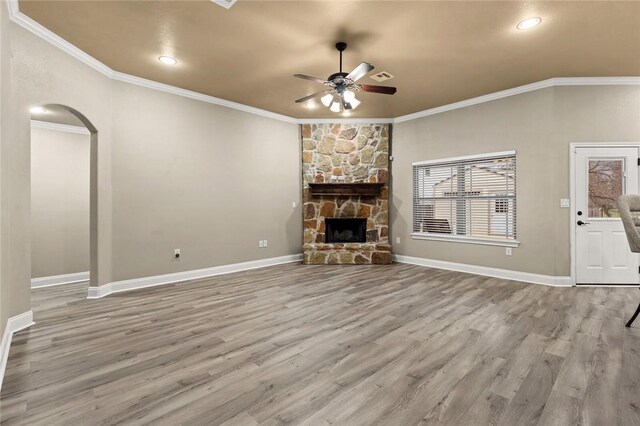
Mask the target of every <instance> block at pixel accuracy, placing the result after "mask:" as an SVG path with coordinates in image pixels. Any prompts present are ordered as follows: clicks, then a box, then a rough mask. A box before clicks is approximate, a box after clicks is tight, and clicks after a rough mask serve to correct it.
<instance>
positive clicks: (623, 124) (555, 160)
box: [392, 86, 640, 276]
mask: <svg viewBox="0 0 640 426" xmlns="http://www.w3.org/2000/svg"><path fill="white" fill-rule="evenodd" d="M638 117H640V87H638V86H579V87H577V86H576V87H573V86H572V87H556V88H549V89H544V90H539V91H536V92H531V93H527V94H522V95H517V96H513V97H509V98H504V99H501V100H497V101H493V102H488V103H484V104H479V105H475V106H472V107H467V108H462V109H458V110H453V111H449V112H445V113H441V114H437V115H433V116H429V117H424V118H421V119H417V120H413V121H408V122H404V123H398V124H396V125H395V126H394V132H393V155H394V162H393V200H392V204H393V206H392V208H393V210H392V234H393V243H394V246H393V248H394V252H395V253H396V254H402V255H406V256H415V257H422V258H427V259H435V260H444V261H449V262H457V263H465V264H471V265H481V266H487V267H493V268H503V269H510V270H516V271H522V272H530V273H536V274H543V275H552V276H568V275H569V274H570V248H569V238H570V225H571V223H572V221H571V220H570V218H569V209H563V208H560V199H561V198H569V195H570V194H569V144H570V143H571V142H640V119H639V118H638ZM511 149H515V150H516V151H517V163H518V165H517V167H518V172H517V173H518V174H517V199H518V200H517V203H518V206H517V223H518V240H519V241H520V242H521V245H520V247H519V248H517V249H513V256H510V257H508V256H505V249H504V248H503V247H492V246H486V245H474V244H464V243H453V242H441V241H425V240H412V239H411V237H410V233H411V221H412V167H411V163H412V162H414V161H423V160H435V159H440V158H448V157H457V156H463V155H471V154H481V153H487V152H497V151H506V150H511ZM396 237H400V238H401V244H395V238H396Z"/></svg>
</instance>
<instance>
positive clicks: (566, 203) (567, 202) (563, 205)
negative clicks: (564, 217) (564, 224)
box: [560, 198, 571, 209]
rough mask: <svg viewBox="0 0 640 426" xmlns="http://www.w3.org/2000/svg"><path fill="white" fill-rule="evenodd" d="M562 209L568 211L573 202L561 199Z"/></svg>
mask: <svg viewBox="0 0 640 426" xmlns="http://www.w3.org/2000/svg"><path fill="white" fill-rule="evenodd" d="M560 207H561V208H563V209H568V208H569V207H571V200H569V199H568V198H560Z"/></svg>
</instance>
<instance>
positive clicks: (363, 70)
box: [346, 62, 374, 81]
mask: <svg viewBox="0 0 640 426" xmlns="http://www.w3.org/2000/svg"><path fill="white" fill-rule="evenodd" d="M373 68H374V67H373V65H371V64H368V63H366V62H363V63H361V64H360V65H358V66H357V67H356V68H355V69H354V70H353V71H351V72H350V73H349V74H348V75H347V77H346V78H348V79H349V80H351V81H358V80H360V79H361V78H362V77H364V76H365V75H367V74H369V72H370V71H371V70H372V69H373Z"/></svg>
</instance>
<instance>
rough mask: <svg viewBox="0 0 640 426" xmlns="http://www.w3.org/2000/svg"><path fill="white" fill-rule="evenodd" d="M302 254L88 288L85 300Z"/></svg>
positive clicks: (261, 265)
mask: <svg viewBox="0 0 640 426" xmlns="http://www.w3.org/2000/svg"><path fill="white" fill-rule="evenodd" d="M301 260H302V254H291V255H287V256H280V257H271V258H268V259H260V260H252V261H249V262H242V263H233V264H230V265H220V266H214V267H211V268H204V269H194V270H191V271H184V272H176V273H173V274H165V275H155V276H151V277H143V278H134V279H131V280H124V281H115V282H112V283H109V284H104V285H101V286H99V287H89V291H88V294H87V299H99V298H101V297H104V296H107V295H109V294H112V293H120V292H122V291H130V290H137V289H140V288H145V287H154V286H157V285H163V284H174V283H178V282H181V281H189V280H197V279H200V278H207V277H213V276H215V275H224V274H231V273H233V272H240V271H247V270H249V269H257V268H265V267H267V266H274V265H281V264H283V263H292V262H299V261H301Z"/></svg>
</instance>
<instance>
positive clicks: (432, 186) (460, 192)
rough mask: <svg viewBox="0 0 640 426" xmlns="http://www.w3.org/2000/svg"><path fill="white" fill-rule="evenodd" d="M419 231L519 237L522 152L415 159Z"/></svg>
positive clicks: (454, 236)
mask: <svg viewBox="0 0 640 426" xmlns="http://www.w3.org/2000/svg"><path fill="white" fill-rule="evenodd" d="M413 236H414V237H432V238H431V239H451V240H463V241H472V242H473V241H477V242H483V241H485V242H492V241H493V242H505V243H507V242H517V240H516V153H515V151H508V152H498V153H492V154H482V155H478V156H469V157H461V158H449V159H443V160H436V161H423V162H419V163H413Z"/></svg>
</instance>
